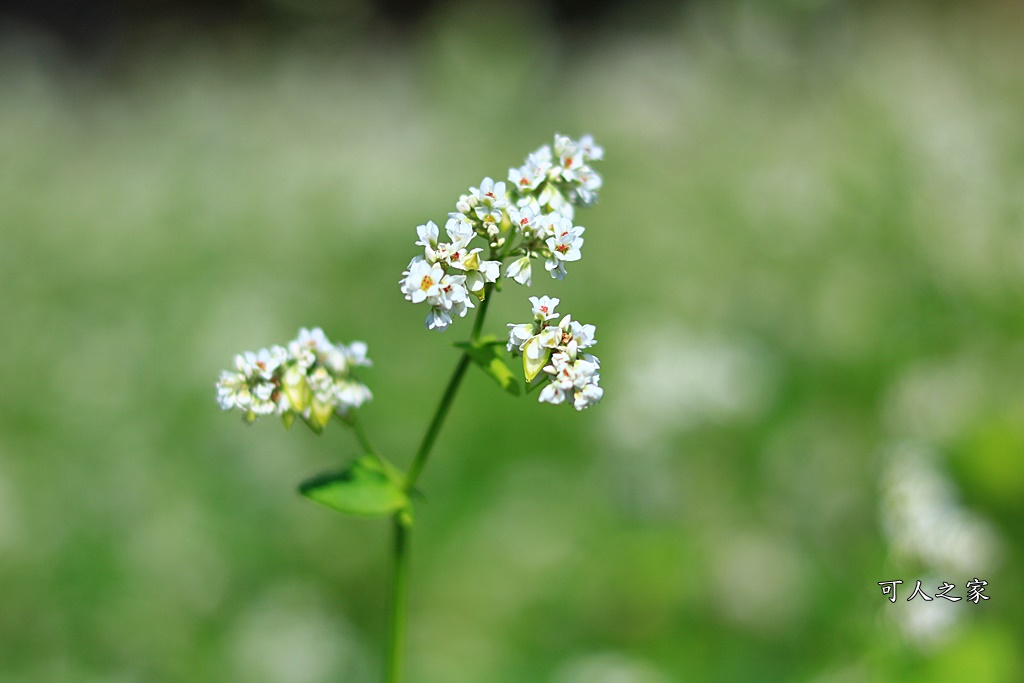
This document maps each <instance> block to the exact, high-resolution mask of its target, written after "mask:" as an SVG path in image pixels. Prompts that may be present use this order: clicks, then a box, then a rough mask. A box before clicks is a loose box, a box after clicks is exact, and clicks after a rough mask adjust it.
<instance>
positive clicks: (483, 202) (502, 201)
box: [469, 178, 508, 223]
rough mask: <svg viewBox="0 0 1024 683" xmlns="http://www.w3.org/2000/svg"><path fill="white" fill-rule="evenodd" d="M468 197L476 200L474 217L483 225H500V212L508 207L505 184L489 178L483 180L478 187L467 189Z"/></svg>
mask: <svg viewBox="0 0 1024 683" xmlns="http://www.w3.org/2000/svg"><path fill="white" fill-rule="evenodd" d="M469 192H470V195H471V196H472V197H473V198H474V199H476V201H477V205H476V208H475V209H474V211H475V212H476V217H477V218H479V219H480V220H481V221H483V222H485V223H488V222H489V223H500V222H501V218H502V215H501V211H502V209H504V208H505V207H506V206H508V196H507V195H506V194H505V183H504V182H502V181H498V182H494V181H493V180H491V179H490V178H484V179H483V180H482V181H481V182H480V187H479V188H477V187H471V188H469Z"/></svg>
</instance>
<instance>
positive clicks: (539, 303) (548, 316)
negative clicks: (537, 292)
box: [530, 296, 559, 321]
mask: <svg viewBox="0 0 1024 683" xmlns="http://www.w3.org/2000/svg"><path fill="white" fill-rule="evenodd" d="M530 303H531V304H533V316H534V317H535V318H536V319H537V320H540V321H546V320H553V319H555V318H557V317H558V314H557V313H556V312H555V308H556V307H557V306H558V303H559V300H558V299H555V298H552V297H549V296H541V297H536V296H531V297H530Z"/></svg>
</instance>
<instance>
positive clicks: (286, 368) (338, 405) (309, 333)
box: [217, 327, 373, 432]
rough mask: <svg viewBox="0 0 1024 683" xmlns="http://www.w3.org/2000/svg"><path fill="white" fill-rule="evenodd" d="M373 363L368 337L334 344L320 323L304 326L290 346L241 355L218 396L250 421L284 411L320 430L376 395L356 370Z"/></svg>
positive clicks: (222, 403)
mask: <svg viewBox="0 0 1024 683" xmlns="http://www.w3.org/2000/svg"><path fill="white" fill-rule="evenodd" d="M370 365H371V362H370V359H369V358H367V357H366V344H364V343H363V342H359V341H354V342H352V343H351V344H348V345H347V346H346V345H345V344H334V343H332V342H331V341H330V340H329V339H328V338H327V336H326V335H325V334H324V332H323V330H321V329H320V328H319V327H315V328H313V329H312V330H307V329H306V328H302V329H300V330H299V336H298V337H297V338H295V339H293V340H292V341H290V342H288V344H287V345H286V346H271V347H270V348H266V349H260V350H259V351H256V352H251V351H246V352H244V353H240V354H238V355H236V356H235V365H234V370H225V371H223V372H222V373H221V375H220V379H219V380H218V381H217V402H218V403H219V404H220V407H221V409H223V410H234V409H237V410H240V411H242V415H243V418H244V419H245V420H246V421H247V422H253V421H255V420H256V418H257V417H261V416H264V415H280V416H281V417H282V419H283V420H284V422H285V424H286V425H288V426H290V425H291V424H292V422H293V421H294V420H295V417H296V416H299V417H301V418H302V419H303V420H304V421H305V422H306V424H308V425H309V426H310V428H312V429H313V430H314V431H317V432H319V431H321V430H322V429H323V428H324V427H325V426H326V425H327V422H328V421H329V420H330V418H331V416H332V415H334V414H338V415H340V416H344V415H346V414H347V413H348V411H349V409H351V408H358V407H359V406H361V405H362V404H363V403H365V402H366V401H368V400H370V399H371V398H373V396H372V394H371V393H370V390H369V389H368V388H367V387H366V385H365V384H363V383H362V382H360V381H359V380H358V379H357V378H356V377H355V375H354V373H353V369H354V368H358V367H369V366H370Z"/></svg>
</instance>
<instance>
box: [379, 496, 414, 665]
mask: <svg viewBox="0 0 1024 683" xmlns="http://www.w3.org/2000/svg"><path fill="white" fill-rule="evenodd" d="M391 526H392V528H393V533H394V545H393V550H394V555H395V567H394V573H393V575H392V583H391V615H390V619H391V628H390V633H389V637H388V649H387V653H386V655H385V657H386V658H385V666H384V683H400V681H401V680H402V660H403V656H404V653H405V605H406V602H407V599H406V596H407V594H408V590H409V531H410V529H409V525H408V524H407V523H406V522H405V521H403V520H402V519H401V518H400V515H398V514H396V515H395V516H394V517H393V518H392V520H391Z"/></svg>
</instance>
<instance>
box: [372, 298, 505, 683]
mask: <svg viewBox="0 0 1024 683" xmlns="http://www.w3.org/2000/svg"><path fill="white" fill-rule="evenodd" d="M493 292H494V285H493V284H488V285H485V287H484V300H483V301H482V302H480V308H479V309H477V314H476V320H474V321H473V331H472V332H471V333H470V341H473V342H475V341H478V340H479V339H480V331H481V330H482V329H483V326H484V317H485V316H486V315H487V306H488V304H490V303H491V295H492V294H493ZM469 361H470V356H469V352H467V351H463V352H462V356H461V357H459V362H458V363H457V364H456V365H455V371H454V372H453V373H452V377H451V379H449V380H448V386H447V387H445V390H444V394H442V395H441V402H440V403H438V404H437V409H436V410H435V411H434V417H433V419H432V420H431V421H430V425H429V426H428V427H427V433H426V434H424V435H423V440H422V441H421V442H420V447H419V450H417V451H416V457H415V458H414V459H413V461H412V465H411V466H410V467H409V473H408V474H407V475H406V477H405V492H406V493H410V492H412V490H413V488H414V487H415V486H416V482H417V481H418V480H419V478H420V474H421V473H422V472H423V466H424V465H426V464H427V458H428V457H429V456H430V451H431V449H432V448H433V447H434V441H436V440H437V435H438V434H439V433H440V432H441V427H442V426H443V425H444V419H445V417H447V415H448V409H449V408H451V406H452V403H454V402H455V394H456V393H458V391H459V385H460V384H462V377H463V376H464V375H465V374H466V368H467V367H469ZM358 429H359V428H358V427H357V431H358ZM391 526H392V532H393V534H394V545H393V546H392V549H393V553H394V559H395V568H394V572H393V573H392V576H391V615H390V622H391V623H390V630H389V633H388V645H387V651H386V653H385V664H384V683H401V680H402V660H403V655H404V652H405V622H406V618H405V608H406V603H407V595H408V590H409V535H410V532H411V531H412V525H411V523H410V522H409V520H408V519H407V518H406V517H405V516H404V513H403V512H398V513H396V514H395V516H394V517H393V518H392V519H391Z"/></svg>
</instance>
